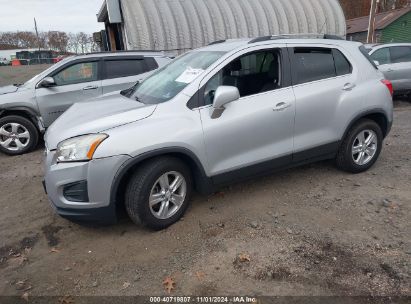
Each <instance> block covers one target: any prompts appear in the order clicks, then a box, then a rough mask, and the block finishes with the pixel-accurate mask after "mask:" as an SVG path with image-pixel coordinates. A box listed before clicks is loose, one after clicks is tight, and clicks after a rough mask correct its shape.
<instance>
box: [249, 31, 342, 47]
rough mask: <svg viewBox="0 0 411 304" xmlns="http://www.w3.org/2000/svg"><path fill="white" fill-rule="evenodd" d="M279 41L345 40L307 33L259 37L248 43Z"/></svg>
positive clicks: (333, 36)
mask: <svg viewBox="0 0 411 304" xmlns="http://www.w3.org/2000/svg"><path fill="white" fill-rule="evenodd" d="M278 39H333V40H344V39H343V38H341V37H340V36H337V35H329V34H315V33H307V34H281V35H272V36H262V37H257V38H254V39H252V40H251V41H249V42H248V43H249V44H251V43H256V42H262V41H269V40H278Z"/></svg>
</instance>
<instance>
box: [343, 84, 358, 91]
mask: <svg viewBox="0 0 411 304" xmlns="http://www.w3.org/2000/svg"><path fill="white" fill-rule="evenodd" d="M354 88H355V84H353V83H346V84H345V85H344V87H343V90H344V91H351V90H352V89H354Z"/></svg>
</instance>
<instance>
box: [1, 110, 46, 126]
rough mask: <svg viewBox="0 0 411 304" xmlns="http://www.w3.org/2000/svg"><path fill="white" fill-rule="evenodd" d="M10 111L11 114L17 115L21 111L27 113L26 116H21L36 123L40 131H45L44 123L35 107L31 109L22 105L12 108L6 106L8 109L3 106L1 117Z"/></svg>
mask: <svg viewBox="0 0 411 304" xmlns="http://www.w3.org/2000/svg"><path fill="white" fill-rule="evenodd" d="M9 112H11V115H17V116H18V115H19V114H20V113H23V114H25V116H23V115H20V116H22V117H25V118H28V119H30V121H31V122H32V123H34V125H35V126H36V128H37V129H38V130H39V131H40V132H44V131H45V128H44V125H43V123H42V121H41V119H40V117H39V116H38V114H37V113H36V111H34V110H33V109H30V108H28V107H22V106H19V107H11V108H6V109H4V108H3V109H0V118H2V117H6V116H8V115H7V113H9Z"/></svg>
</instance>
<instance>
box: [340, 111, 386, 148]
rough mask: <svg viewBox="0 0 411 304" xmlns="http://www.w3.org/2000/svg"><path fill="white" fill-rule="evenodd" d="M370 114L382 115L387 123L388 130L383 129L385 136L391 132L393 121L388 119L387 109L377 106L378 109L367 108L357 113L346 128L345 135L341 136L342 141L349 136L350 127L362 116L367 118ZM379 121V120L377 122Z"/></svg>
mask: <svg viewBox="0 0 411 304" xmlns="http://www.w3.org/2000/svg"><path fill="white" fill-rule="evenodd" d="M370 115H382V116H383V117H384V119H385V121H386V123H387V126H386V130H381V131H382V132H383V134H384V138H385V137H386V136H387V135H388V134H389V132H390V130H391V126H392V121H390V120H389V119H388V115H387V113H386V111H384V109H382V108H377V109H372V110H367V111H364V112H361V113H359V114H357V115H356V116H355V117H354V118H353V119H352V120H351V121H350V123H349V124H348V125H347V127H346V128H345V131H344V134H343V137H342V138H341V142H342V141H343V140H344V138H345V137H346V136H347V134H348V132H349V131H350V129H351V128H352V127H353V125H354V124H355V123H356V122H357V121H359V120H360V119H362V118H366V117H367V116H370ZM377 123H378V122H377Z"/></svg>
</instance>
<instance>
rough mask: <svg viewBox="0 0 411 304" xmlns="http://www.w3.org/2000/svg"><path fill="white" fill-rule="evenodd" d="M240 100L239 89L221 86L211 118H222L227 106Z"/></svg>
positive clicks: (218, 89)
mask: <svg viewBox="0 0 411 304" xmlns="http://www.w3.org/2000/svg"><path fill="white" fill-rule="evenodd" d="M239 99H240V92H239V91H238V88H236V87H232V86H219V87H218V88H217V90H216V91H215V95H214V102H213V108H212V112H211V118H212V119H216V118H219V117H221V115H222V114H223V112H224V110H225V107H224V106H225V105H226V104H228V103H230V102H233V101H237V100H239Z"/></svg>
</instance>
